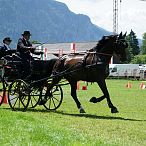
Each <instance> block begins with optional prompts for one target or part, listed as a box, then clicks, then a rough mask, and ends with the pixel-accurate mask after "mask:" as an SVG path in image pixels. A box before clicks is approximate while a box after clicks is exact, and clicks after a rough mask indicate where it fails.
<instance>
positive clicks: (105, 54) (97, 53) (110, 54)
mask: <svg viewBox="0 0 146 146" xmlns="http://www.w3.org/2000/svg"><path fill="white" fill-rule="evenodd" d="M87 53H88V54H90V53H91V54H101V55H105V56H113V55H111V54H107V53H99V52H87Z"/></svg>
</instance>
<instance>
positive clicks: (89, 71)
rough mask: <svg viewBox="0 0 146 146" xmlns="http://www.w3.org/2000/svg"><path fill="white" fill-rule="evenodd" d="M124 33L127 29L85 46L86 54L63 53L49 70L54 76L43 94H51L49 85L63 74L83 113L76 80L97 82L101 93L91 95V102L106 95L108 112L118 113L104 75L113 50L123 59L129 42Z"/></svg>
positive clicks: (54, 82) (95, 101)
mask: <svg viewBox="0 0 146 146" xmlns="http://www.w3.org/2000/svg"><path fill="white" fill-rule="evenodd" d="M125 36H126V33H125V34H124V35H122V32H121V33H120V34H119V35H109V36H103V38H102V39H101V40H100V41H99V42H98V43H97V45H96V46H95V47H94V48H92V49H90V50H88V51H87V52H86V53H85V55H83V56H80V55H79V56H74V55H73V56H71V55H66V56H63V57H62V58H60V59H58V60H57V61H56V63H55V65H54V68H53V72H52V73H53V76H54V75H55V77H54V78H53V81H52V83H51V85H50V86H49V88H48V90H47V92H46V96H45V98H46V99H47V96H51V93H50V90H51V89H52V87H53V86H54V85H55V84H57V83H58V82H59V81H60V80H61V79H62V78H63V77H64V78H65V79H66V80H67V81H68V82H69V84H70V86H71V96H72V97H73V99H74V101H75V102H76V105H77V107H78V109H79V110H80V113H85V110H84V108H83V107H82V106H81V103H80V102H79V100H78V98H77V93H76V89H77V81H79V80H82V81H87V82H97V83H98V85H99V87H100V89H101V90H102V92H103V96H101V97H99V98H96V97H92V98H91V99H90V102H93V103H97V102H100V101H102V100H103V99H105V98H106V99H107V104H108V106H109V108H110V109H111V112H112V113H117V112H118V110H117V108H116V107H115V106H114V105H113V103H112V101H111V99H110V96H109V92H108V89H107V86H106V82H105V79H106V77H107V76H108V75H109V71H108V70H109V68H108V67H109V62H110V59H111V57H112V56H113V54H116V55H118V56H119V57H120V59H121V60H122V61H124V60H126V52H125V49H126V48H127V46H128V45H127V42H126V41H125ZM44 100H45V99H44Z"/></svg>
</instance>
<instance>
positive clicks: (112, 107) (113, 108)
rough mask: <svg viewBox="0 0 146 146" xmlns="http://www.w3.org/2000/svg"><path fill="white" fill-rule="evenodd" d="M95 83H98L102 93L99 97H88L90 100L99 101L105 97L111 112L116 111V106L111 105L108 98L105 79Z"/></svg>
mask: <svg viewBox="0 0 146 146" xmlns="http://www.w3.org/2000/svg"><path fill="white" fill-rule="evenodd" d="M97 83H98V85H99V87H100V89H101V90H102V92H103V94H104V95H103V96H101V97H99V98H95V97H94V98H91V99H90V102H93V103H96V102H100V101H102V100H103V99H105V98H106V99H107V103H108V106H109V108H111V113H118V110H117V108H116V107H115V106H114V105H113V103H112V101H111V99H110V96H109V92H108V90H107V86H106V82H105V80H104V79H103V80H100V81H98V82H97Z"/></svg>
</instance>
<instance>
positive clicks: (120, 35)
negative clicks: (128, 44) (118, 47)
mask: <svg viewBox="0 0 146 146" xmlns="http://www.w3.org/2000/svg"><path fill="white" fill-rule="evenodd" d="M120 38H122V31H121V33H120V34H119V39H120Z"/></svg>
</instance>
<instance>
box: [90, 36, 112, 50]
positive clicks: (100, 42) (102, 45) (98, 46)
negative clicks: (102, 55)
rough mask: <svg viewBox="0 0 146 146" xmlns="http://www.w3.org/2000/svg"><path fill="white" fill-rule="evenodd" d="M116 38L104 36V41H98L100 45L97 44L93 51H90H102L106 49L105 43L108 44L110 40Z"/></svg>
mask: <svg viewBox="0 0 146 146" xmlns="http://www.w3.org/2000/svg"><path fill="white" fill-rule="evenodd" d="M114 36H115V35H109V36H103V37H102V39H101V40H99V41H98V43H97V44H96V46H95V47H93V48H92V49H90V50H89V51H96V52H98V51H100V50H101V49H102V48H103V47H104V45H105V43H106V42H107V41H108V40H109V39H110V38H112V37H114Z"/></svg>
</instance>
